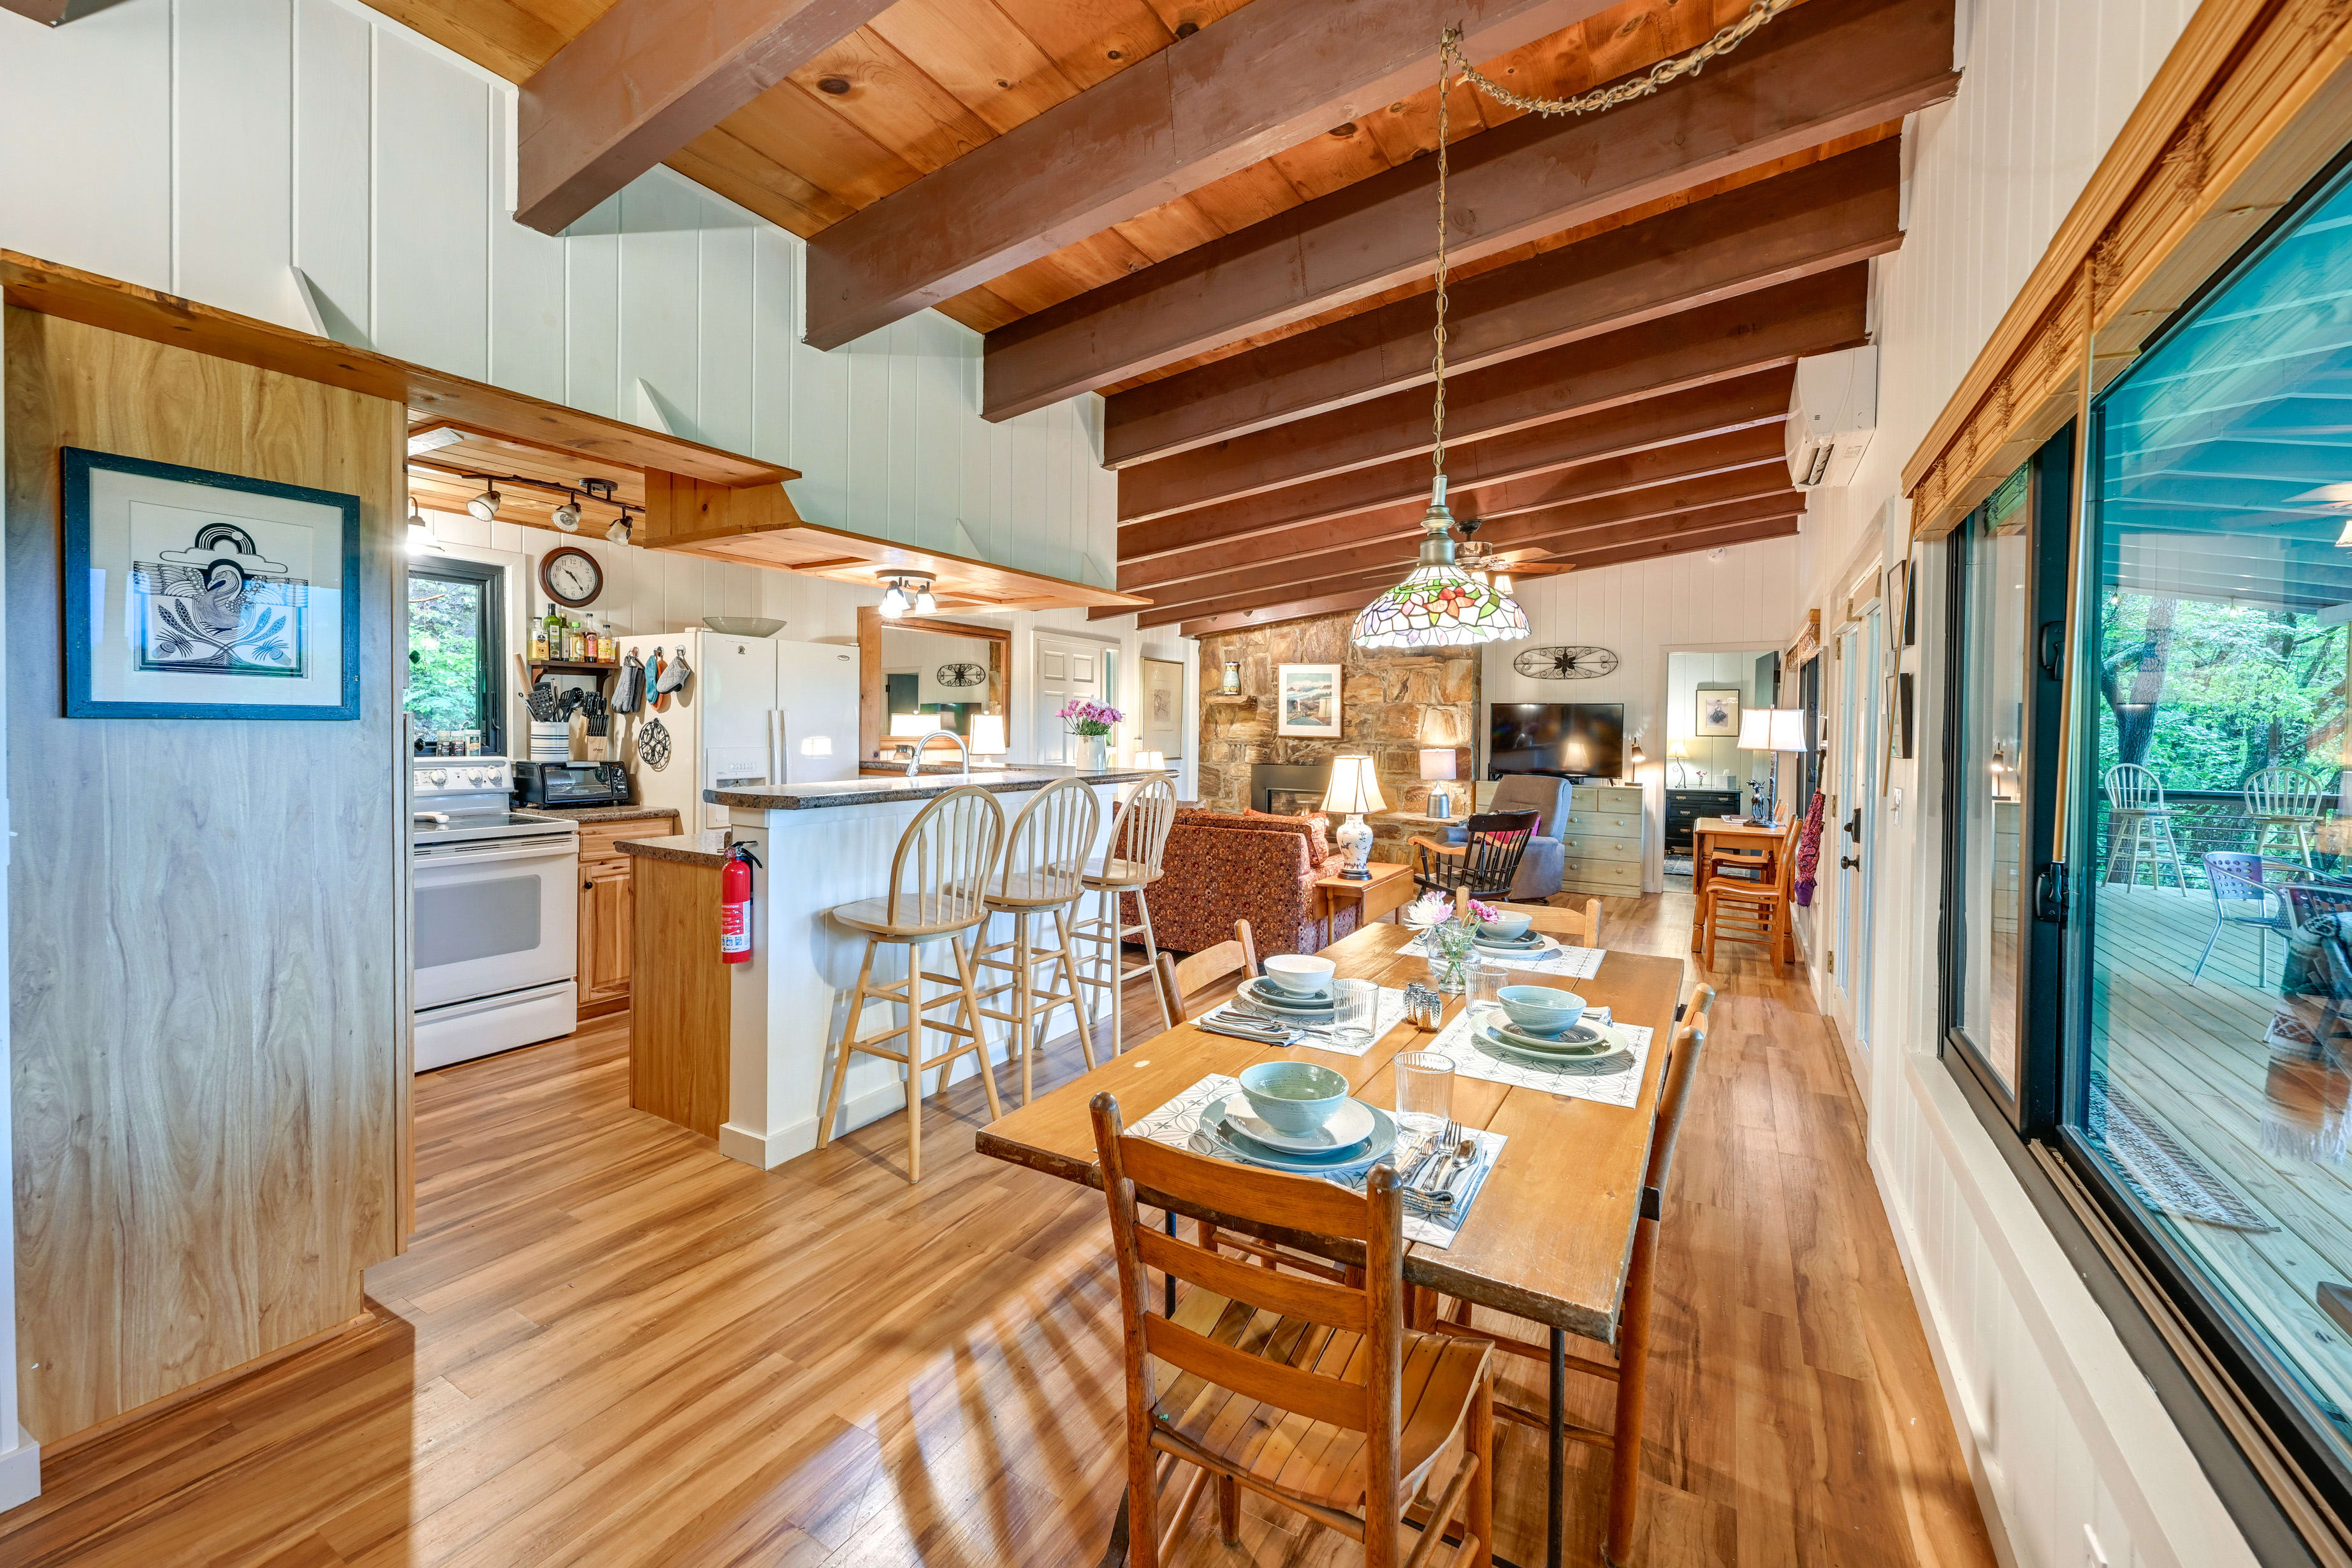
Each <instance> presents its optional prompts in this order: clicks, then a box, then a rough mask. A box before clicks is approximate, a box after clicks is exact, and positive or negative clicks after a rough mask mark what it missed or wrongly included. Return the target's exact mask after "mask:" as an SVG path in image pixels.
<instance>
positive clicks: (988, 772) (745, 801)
mask: <svg viewBox="0 0 2352 1568" xmlns="http://www.w3.org/2000/svg"><path fill="white" fill-rule="evenodd" d="M1148 776H1149V775H1148V774H1145V773H1137V772H1133V771H1129V772H1125V773H1121V772H1116V771H1113V772H1106V773H1087V772H1081V771H1080V770H1078V769H1076V768H1053V767H1045V768H982V769H979V770H977V771H975V772H972V773H930V772H926V773H922V774H921V775H920V776H919V777H916V778H908V777H907V776H906V774H905V773H904V772H903V771H902V772H901V773H899V774H898V776H897V777H896V778H891V777H887V776H883V775H877V774H872V773H868V774H866V775H864V776H862V777H859V778H854V779H837V780H835V781H834V782H832V783H830V784H788V785H786V786H785V787H784V788H782V789H707V790H704V791H703V792H702V798H703V799H705V800H707V801H709V802H711V803H712V804H713V805H728V806H733V807H735V808H737V809H738V810H740V811H762V812H764V811H814V810H819V809H822V808H824V807H830V806H844V805H887V804H889V803H892V802H897V801H908V800H929V799H931V798H932V797H933V796H935V795H946V794H947V793H948V792H949V791H950V790H959V789H962V788H964V787H965V786H966V785H973V786H977V787H978V788H981V789H984V790H986V791H988V792H989V793H990V794H992V795H1018V794H1020V793H1022V792H1023V791H1025V790H1033V789H1043V788H1045V786H1046V785H1047V784H1052V783H1053V782H1054V781H1055V779H1068V778H1076V779H1084V780H1085V781H1086V782H1087V783H1088V784H1131V783H1133V782H1134V781H1135V780H1137V779H1139V778H1145V777H1148Z"/></svg>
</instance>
